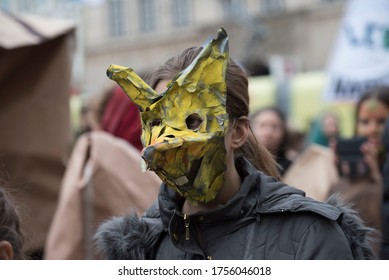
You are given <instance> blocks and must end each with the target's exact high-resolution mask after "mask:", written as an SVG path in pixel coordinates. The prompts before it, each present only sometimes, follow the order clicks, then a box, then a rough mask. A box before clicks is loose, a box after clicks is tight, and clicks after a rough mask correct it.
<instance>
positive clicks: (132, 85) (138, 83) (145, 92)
mask: <svg viewBox="0 0 389 280" xmlns="http://www.w3.org/2000/svg"><path fill="white" fill-rule="evenodd" d="M107 76H108V77H109V78H110V79H111V80H114V81H115V82H117V83H118V84H119V86H120V87H121V88H122V89H123V90H124V91H125V93H126V94H127V95H128V97H130V98H131V100H132V101H133V102H134V103H135V104H136V105H138V107H139V110H140V111H141V112H144V111H145V110H146V108H147V107H149V106H150V105H151V104H153V103H154V102H155V100H156V99H157V98H158V97H159V95H158V94H157V93H156V92H155V91H154V90H153V89H152V88H151V87H150V86H149V85H148V84H146V82H144V81H143V80H142V79H141V78H140V77H139V76H138V75H137V74H136V73H135V72H134V71H133V70H132V69H131V68H127V67H123V66H119V65H113V64H112V65H110V66H109V68H108V69H107Z"/></svg>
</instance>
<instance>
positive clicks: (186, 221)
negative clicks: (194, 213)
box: [184, 214, 190, 240]
mask: <svg viewBox="0 0 389 280" xmlns="http://www.w3.org/2000/svg"><path fill="white" fill-rule="evenodd" d="M184 223H185V240H189V223H190V221H189V217H188V215H186V214H184Z"/></svg>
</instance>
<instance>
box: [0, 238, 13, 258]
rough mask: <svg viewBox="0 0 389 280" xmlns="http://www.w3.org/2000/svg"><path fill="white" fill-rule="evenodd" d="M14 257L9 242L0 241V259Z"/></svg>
mask: <svg viewBox="0 0 389 280" xmlns="http://www.w3.org/2000/svg"><path fill="white" fill-rule="evenodd" d="M13 257H14V254H13V249H12V245H11V243H9V242H8V241H5V240H2V241H0V260H12V259H13Z"/></svg>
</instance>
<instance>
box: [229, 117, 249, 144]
mask: <svg viewBox="0 0 389 280" xmlns="http://www.w3.org/2000/svg"><path fill="white" fill-rule="evenodd" d="M249 133H250V122H249V119H248V118H247V117H240V118H239V119H236V121H235V123H234V125H233V126H232V135H231V147H232V148H233V149H235V150H236V149H239V148H240V147H242V146H243V144H244V143H246V141H247V138H248V137H249Z"/></svg>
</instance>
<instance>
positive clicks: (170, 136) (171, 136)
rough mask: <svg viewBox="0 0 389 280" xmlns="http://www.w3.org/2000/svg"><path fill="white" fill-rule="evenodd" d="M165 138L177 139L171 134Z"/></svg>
mask: <svg viewBox="0 0 389 280" xmlns="http://www.w3.org/2000/svg"><path fill="white" fill-rule="evenodd" d="M165 138H175V136H174V135H172V134H170V135H165Z"/></svg>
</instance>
